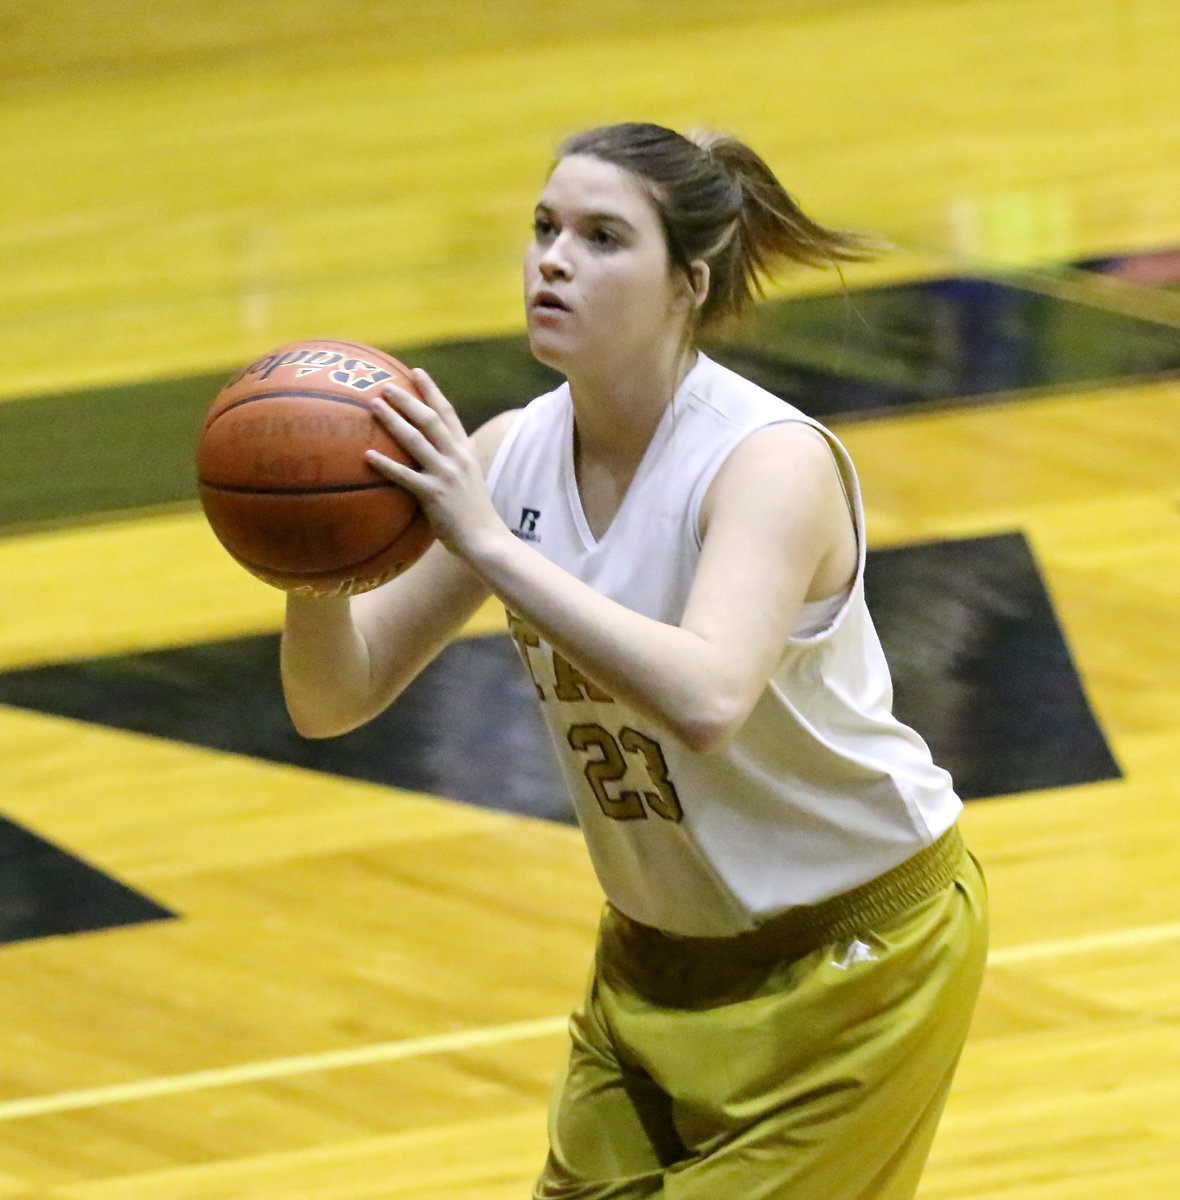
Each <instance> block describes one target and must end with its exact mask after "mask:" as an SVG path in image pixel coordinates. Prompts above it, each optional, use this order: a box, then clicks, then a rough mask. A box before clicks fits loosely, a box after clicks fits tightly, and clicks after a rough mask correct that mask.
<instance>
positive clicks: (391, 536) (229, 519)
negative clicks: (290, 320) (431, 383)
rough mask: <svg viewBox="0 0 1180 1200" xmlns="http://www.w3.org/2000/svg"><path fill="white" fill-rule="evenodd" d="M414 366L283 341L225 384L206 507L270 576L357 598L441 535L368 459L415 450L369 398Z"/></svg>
mask: <svg viewBox="0 0 1180 1200" xmlns="http://www.w3.org/2000/svg"><path fill="white" fill-rule="evenodd" d="M391 380H392V381H393V382H394V383H396V384H398V385H399V386H400V387H404V388H407V389H409V390H410V391H417V387H416V386H415V384H414V382H413V380H412V378H411V376H410V372H409V368H408V367H406V366H405V365H403V364H402V363H400V362H398V361H397V359H396V358H392V357H390V356H389V355H388V354H383V353H382V352H381V351H380V350H375V349H373V347H371V346H362V345H357V344H355V343H353V342H341V341H336V340H334V339H329V338H322V339H320V338H317V339H313V340H309V341H302V342H294V343H292V344H291V345H287V346H280V347H279V348H278V349H277V350H273V351H272V352H271V353H269V354H266V355H263V357H261V358H259V359H258V360H257V361H255V362H252V363H251V364H250V365H249V366H247V367H245V368H244V369H243V370H241V371H240V372H238V374H237V375H235V376H234V377H233V378H232V379H231V380H230V381H229V382H228V383H227V384H226V385H225V386H224V387H223V388H222V389H221V391H220V392H218V394H217V397H216V399H215V400H214V401H213V404H212V406H211V407H210V409H209V413H208V415H207V416H206V418H205V425H204V428H203V429H202V431H201V438H200V445H199V447H198V450H197V480H198V487H199V492H200V497H201V504H202V506H203V507H204V510H205V516H206V517H207V518H208V520H209V524H210V525H211V526H212V527H213V532H214V533H215V534H216V535H217V538H218V541H220V542H221V544H222V545H223V546H224V547H225V548H226V550H228V551H229V553H230V554H231V555H233V557H234V558H235V559H236V560H237V561H238V562H239V563H241V565H242V566H243V567H245V568H246V570H248V571H249V572H250V573H251V574H253V575H256V576H257V577H258V578H259V579H262V580H264V581H265V582H267V583H269V584H272V585H273V586H274V587H278V588H282V589H283V590H284V591H288V592H296V593H299V594H302V595H306V596H325V597H326V596H351V595H356V594H357V593H359V592H367V591H369V590H371V589H372V588H375V587H378V586H380V585H381V584H382V583H385V582H386V581H387V580H389V579H392V578H393V577H394V576H395V575H398V574H399V573H400V572H402V571H404V570H405V569H406V567H408V566H410V565H411V564H412V563H414V562H416V561H417V559H419V558H420V557H421V556H422V554H423V553H424V552H425V551H426V549H427V547H428V546H429V545H430V543H431V542H432V541H433V535H432V533H431V530H430V525H429V524H428V522H427V520H426V517H425V516H424V515H423V513H422V512H421V510H420V509H419V507H418V501H417V500H416V499H415V497H414V496H413V495H412V494H411V493H410V492H407V491H406V490H405V488H401V487H398V486H397V484H394V483H391V482H390V481H389V480H387V479H385V478H383V477H382V476H380V475H378V474H377V472H376V471H374V470H373V468H372V467H370V466H369V464H368V463H367V462H365V458H364V454H365V451H366V450H369V449H373V450H377V451H379V452H380V453H382V454H384V455H387V456H388V457H389V458H393V459H396V460H397V461H398V462H403V463H406V464H408V465H411V466H412V465H413V460H412V459H411V458H410V456H409V455H408V454H407V453H406V452H405V451H404V450H403V449H402V448H401V446H399V445H398V444H397V442H395V441H394V440H393V438H392V437H391V436H390V435H389V433H388V432H387V431H386V430H385V429H384V428H383V427H382V426H380V425H379V424H378V423H377V421H376V420H375V419H374V418H373V414H372V412H371V411H370V409H369V399H370V398H371V397H373V396H376V395H377V394H378V392H379V389H380V388H381V386H382V384H384V383H388V382H389V381H391Z"/></svg>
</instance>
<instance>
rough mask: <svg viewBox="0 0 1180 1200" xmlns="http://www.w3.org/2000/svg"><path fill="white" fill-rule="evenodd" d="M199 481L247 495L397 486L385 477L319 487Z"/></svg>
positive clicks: (214, 488)
mask: <svg viewBox="0 0 1180 1200" xmlns="http://www.w3.org/2000/svg"><path fill="white" fill-rule="evenodd" d="M197 483H198V484H199V485H200V486H201V487H203V488H208V489H209V490H210V491H211V492H234V493H237V494H241V495H247V496H317V495H320V494H322V493H324V492H367V491H372V490H373V489H375V488H392V487H396V486H397V485H396V484H393V483H390V482H389V481H388V480H385V479H379V480H375V481H374V482H373V483H324V484H321V485H320V486H319V487H243V486H242V485H240V484H234V483H212V482H210V481H209V480H208V479H198V480H197Z"/></svg>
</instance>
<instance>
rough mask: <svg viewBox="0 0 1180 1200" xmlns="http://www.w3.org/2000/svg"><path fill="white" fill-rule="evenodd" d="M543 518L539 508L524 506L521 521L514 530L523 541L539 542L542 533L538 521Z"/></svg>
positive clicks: (521, 511)
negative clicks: (538, 530)
mask: <svg viewBox="0 0 1180 1200" xmlns="http://www.w3.org/2000/svg"><path fill="white" fill-rule="evenodd" d="M540 519H541V510H540V509H539V508H522V509H521V510H520V521H519V523H518V524H517V526H516V528H515V529H514V530H513V531H512V532H513V533H514V534H516V536H517V537H518V538H520V540H521V541H522V542H539V541H540V540H541V535H540V534H539V533H538V532H537V522H538V521H539V520H540Z"/></svg>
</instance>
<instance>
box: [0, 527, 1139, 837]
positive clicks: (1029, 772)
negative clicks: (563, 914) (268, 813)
mask: <svg viewBox="0 0 1180 1200" xmlns="http://www.w3.org/2000/svg"><path fill="white" fill-rule="evenodd" d="M866 587H867V594H868V596H869V602H870V607H871V608H872V610H873V613H874V618H875V620H876V623H877V626H878V628H879V630H880V633H881V638H882V642H883V644H884V646H885V650H886V653H887V655H888V657H889V659H890V663H891V666H892V669H893V675H894V680H895V685H896V689H895V690H896V703H895V709H896V711H897V712H898V714H899V716H901V717H902V718H903V719H905V720H907V721H908V722H909V723H910V724H912V725H913V726H914V727H915V728H916V729H917V730H918V732H919V733H921V734H922V735H923V737H925V738H926V740H927V742H928V743H929V744H930V746H931V749H932V751H933V753H934V757H935V759H936V760H937V761H938V762H940V763H941V764H942V765H943V766H945V767H947V768H948V769H949V770H950V771H951V773H952V775H953V776H954V778H955V782H956V785H957V787H958V790H959V792H960V794H961V795H962V796H963V797H964V799H969V800H970V799H982V798H985V797H993V796H1000V795H1008V794H1012V793H1017V792H1025V791H1029V790H1032V789H1041V788H1054V787H1063V786H1067V785H1071V784H1079V783H1087V782H1093V781H1097V780H1104V779H1114V778H1118V777H1119V768H1118V765H1117V763H1116V762H1115V760H1114V757H1113V755H1112V754H1111V752H1110V749H1109V747H1108V746H1107V743H1106V740H1105V738H1104V737H1103V734H1102V731H1101V729H1100V728H1099V726H1098V724H1097V722H1096V721H1095V719H1094V715H1093V713H1092V712H1091V710H1090V707H1089V704H1088V703H1087V701H1086V697H1085V693H1084V690H1083V688H1082V686H1081V683H1080V681H1079V679H1078V676H1077V673H1076V671H1075V669H1074V665H1073V661H1072V659H1071V657H1070V653H1069V649H1068V647H1067V645H1066V643H1065V640H1064V638H1063V635H1062V631H1061V628H1060V626H1059V624H1058V622H1057V620H1056V617H1055V615H1054V612H1053V606H1052V603H1051V601H1050V599H1049V596H1048V594H1047V592H1046V590H1045V587H1044V584H1043V583H1042V581H1041V578H1040V575H1039V573H1038V571H1037V567H1036V562H1035V560H1034V558H1033V555H1032V553H1031V551H1030V549H1029V546H1028V543H1027V542H1026V541H1025V539H1024V537H1023V536H1022V535H1021V534H1019V533H1011V534H1003V535H999V536H994V537H983V538H974V539H970V540H966V541H952V542H934V543H926V544H922V545H916V546H908V547H902V548H899V549H891V550H882V551H877V552H874V553H873V554H871V555H870V565H869V569H868V575H867V579H866ZM0 703H5V704H9V705H17V706H20V707H23V708H31V709H36V710H38V711H42V712H49V713H54V714H56V715H59V716H65V717H73V718H77V719H79V720H84V721H92V722H95V723H98V724H102V725H110V726H115V727H117V728H121V729H129V730H134V731H136V732H139V733H146V734H154V735H157V736H160V737H167V738H172V739H175V740H179V741H185V742H191V743H194V744H197V745H201V746H209V747H213V748H215V749H219V750H225V751H231V752H235V753H240V754H247V755H252V756H255V757H258V758H264V759H270V760H274V761H278V762H283V763H290V764H293V765H295V766H299V767H305V768H309V769H312V770H318V771H326V772H330V773H333V774H338V775H344V776H349V777H352V778H357V779H364V780H370V781H373V782H377V783H384V784H390V785H395V786H397V787H402V788H409V789H413V790H420V791H427V792H431V793H436V794H439V795H443V796H449V797H452V798H454V799H456V800H461V801H465V802H468V803H472V804H478V805H483V806H485V807H491V808H499V809H505V810H510V811H514V812H521V813H528V814H531V815H534V816H539V817H544V818H547V819H551V820H561V821H569V820H571V819H572V813H571V810H570V807H569V803H568V801H567V800H566V798H565V795H564V791H563V788H562V785H561V782H560V779H559V776H558V773H557V767H556V763H555V760H554V757H553V753H552V751H551V749H550V746H549V742H548V739H547V734H546V732H545V730H544V727H543V725H542V723H541V718H540V715H539V713H538V712H537V710H536V701H535V697H534V695H533V689H532V685H531V683H530V682H529V681H528V679H527V677H526V676H525V673H524V671H523V669H522V667H521V666H520V664H519V662H518V661H517V659H516V654H515V651H514V649H513V647H512V644H511V642H510V641H509V639H508V638H507V637H506V636H490V637H483V638H476V639H472V640H469V641H464V642H460V643H458V644H456V645H453V646H451V647H450V648H448V649H447V650H446V651H445V652H444V653H443V654H442V656H441V657H440V658H439V659H438V660H437V661H436V662H435V663H433V664H432V665H431V666H430V667H429V668H428V669H427V670H426V671H425V672H424V673H423V675H422V676H421V677H420V678H419V679H418V680H417V681H416V682H415V683H414V684H413V685H412V687H411V688H409V689H408V690H407V691H406V693H405V694H404V695H403V696H402V697H401V699H400V700H399V701H398V702H397V703H396V704H395V705H393V707H392V708H390V709H389V710H388V711H387V712H386V713H384V714H382V716H380V717H379V718H377V719H376V720H375V721H373V722H371V723H370V724H369V725H367V726H366V727H364V728H362V729H360V730H357V731H355V732H354V733H351V734H347V735H345V736H344V737H341V738H335V739H330V740H327V741H307V740H304V739H302V738H300V737H299V736H298V735H297V734H296V733H295V732H294V730H293V729H292V728H291V725H290V721H289V719H288V717H287V715H286V711H285V709H284V707H283V703H282V697H281V692H280V688H279V680H278V638H277V636H276V635H264V636H258V637H244V638H237V639H233V640H229V641H223V642H215V643H209V644H204V645H199V646H190V647H185V648H180V649H169V650H160V651H153V652H147V653H142V654H132V655H122V656H118V657H111V658H100V659H90V660H84V661H80V662H73V663H63V664H59V665H54V666H47V667H40V668H35V669H26V670H21V671H12V672H8V673H5V674H0ZM78 786H79V788H84V787H85V781H84V780H81V779H80V780H79V781H78Z"/></svg>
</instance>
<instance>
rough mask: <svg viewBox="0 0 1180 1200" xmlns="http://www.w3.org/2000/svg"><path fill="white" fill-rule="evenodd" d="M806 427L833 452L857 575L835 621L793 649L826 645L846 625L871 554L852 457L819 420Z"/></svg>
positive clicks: (806, 636) (796, 642) (793, 641)
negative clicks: (854, 552)
mask: <svg viewBox="0 0 1180 1200" xmlns="http://www.w3.org/2000/svg"><path fill="white" fill-rule="evenodd" d="M806 424H808V425H810V426H811V427H812V428H813V429H815V430H816V431H818V432H819V433H821V434H822V435H823V438H824V440H825V441H826V442H827V443H828V449H829V450H830V451H831V452H832V458H833V460H834V461H835V464H836V474H837V476H838V477H839V480H840V489H841V491H843V493H844V502H845V503H846V504H847V505H848V515H849V516H850V517H851V518H852V536H853V537H854V538H856V573H855V574H854V575H853V578H852V582H851V583H850V584H849V585H848V590H847V591H846V592H845V593H844V599H843V601H842V602H841V604H840V607H839V608H838V609H837V611H836V612H835V613H834V614H833V616H832V619H831V620H830V621H828V622H827V624H826V625H825V626H824V627H823V628H822V629H818V630H816V631H815V632H813V633H808V634H804V635H801V636H799V637H792V638H791V639H790V644H791V645H792V646H810V645H814V644H815V643H817V642H822V641H824V640H825V639H827V638H829V637H831V636H832V634H833V633H835V631H836V630H837V629H838V628H839V626H840V625H841V624H843V622H844V618H845V616H846V614H847V613H848V610H849V609H850V608H851V607H852V602H853V599H854V598H855V597H856V596H857V595H858V594H859V593H860V592H862V591H863V590H864V578H865V559H866V557H867V554H868V546H867V538H866V535H865V512H864V498H863V497H862V495H861V490H860V479H859V478H858V477H857V474H856V467H855V466H854V465H853V462H852V456H851V455H850V454H849V453H848V451H847V450H846V449H845V448H844V445H843V443H842V442H841V441H840V439H839V438H838V437H836V435H835V434H834V433H832V431H831V430H830V429H826V428H824V426H823V425H821V424H820V423H819V422H818V421H807V422H806ZM818 603H821V604H822V603H823V601H822V600H821V601H819V602H818Z"/></svg>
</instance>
